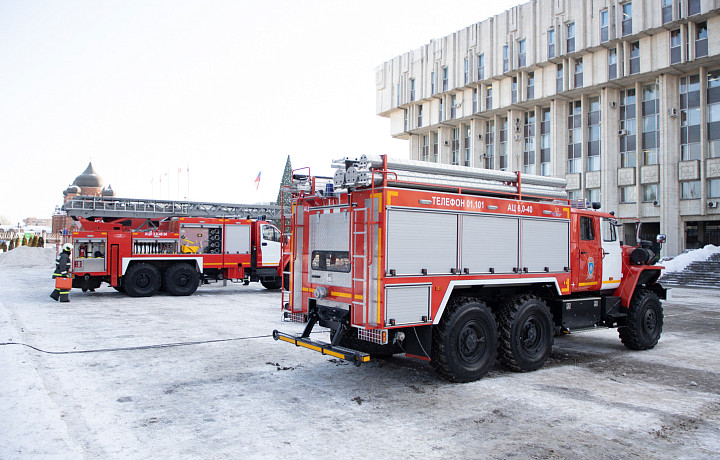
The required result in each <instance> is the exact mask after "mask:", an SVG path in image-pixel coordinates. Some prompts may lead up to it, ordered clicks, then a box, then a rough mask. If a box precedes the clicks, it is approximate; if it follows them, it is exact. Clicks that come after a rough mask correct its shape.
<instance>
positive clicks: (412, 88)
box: [410, 78, 415, 102]
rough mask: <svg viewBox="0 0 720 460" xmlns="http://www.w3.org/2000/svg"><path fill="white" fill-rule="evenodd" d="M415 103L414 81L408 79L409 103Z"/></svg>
mask: <svg viewBox="0 0 720 460" xmlns="http://www.w3.org/2000/svg"><path fill="white" fill-rule="evenodd" d="M413 101H415V79H414V78H411V79H410V102H413Z"/></svg>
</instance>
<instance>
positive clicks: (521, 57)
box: [518, 38, 527, 67]
mask: <svg viewBox="0 0 720 460" xmlns="http://www.w3.org/2000/svg"><path fill="white" fill-rule="evenodd" d="M525 46H526V45H525V39H524V38H523V39H522V40H519V41H518V67H525V62H526V60H525V58H526V56H527V50H526V48H525Z"/></svg>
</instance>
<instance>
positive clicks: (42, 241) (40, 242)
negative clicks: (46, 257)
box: [37, 235, 45, 248]
mask: <svg viewBox="0 0 720 460" xmlns="http://www.w3.org/2000/svg"><path fill="white" fill-rule="evenodd" d="M37 245H38V247H39V248H44V247H45V238H43V236H42V235H40V237H39V238H38V244H37Z"/></svg>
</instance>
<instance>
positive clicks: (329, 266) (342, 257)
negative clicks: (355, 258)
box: [312, 251, 350, 273]
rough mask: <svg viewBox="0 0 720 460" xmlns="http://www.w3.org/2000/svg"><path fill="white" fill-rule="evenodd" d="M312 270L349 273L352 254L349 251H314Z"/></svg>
mask: <svg viewBox="0 0 720 460" xmlns="http://www.w3.org/2000/svg"><path fill="white" fill-rule="evenodd" d="M312 269H313V270H322V271H328V272H343V273H349V272H350V253H349V252H347V251H313V253H312Z"/></svg>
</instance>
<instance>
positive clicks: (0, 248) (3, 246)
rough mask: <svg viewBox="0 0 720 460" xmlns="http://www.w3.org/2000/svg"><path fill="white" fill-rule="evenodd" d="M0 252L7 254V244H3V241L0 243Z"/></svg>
mask: <svg viewBox="0 0 720 460" xmlns="http://www.w3.org/2000/svg"><path fill="white" fill-rule="evenodd" d="M0 251H2V252H8V247H7V243H5V242H4V241H3V242H2V243H0Z"/></svg>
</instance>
